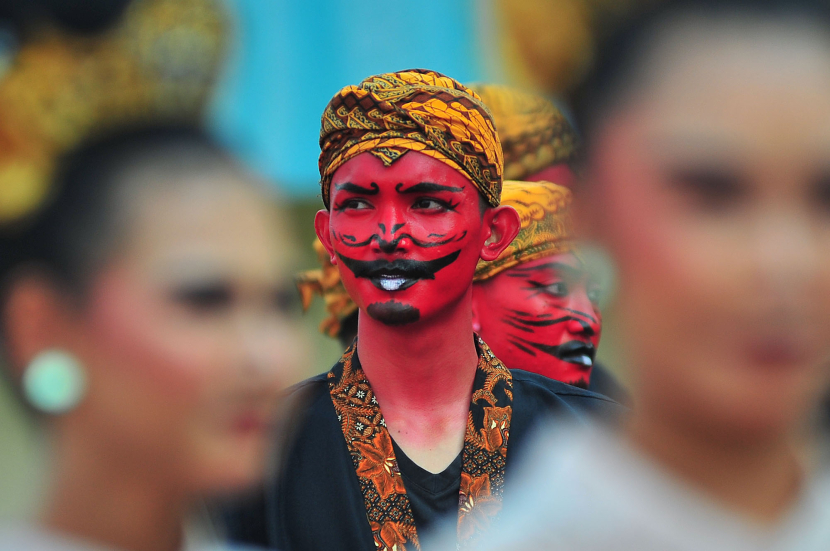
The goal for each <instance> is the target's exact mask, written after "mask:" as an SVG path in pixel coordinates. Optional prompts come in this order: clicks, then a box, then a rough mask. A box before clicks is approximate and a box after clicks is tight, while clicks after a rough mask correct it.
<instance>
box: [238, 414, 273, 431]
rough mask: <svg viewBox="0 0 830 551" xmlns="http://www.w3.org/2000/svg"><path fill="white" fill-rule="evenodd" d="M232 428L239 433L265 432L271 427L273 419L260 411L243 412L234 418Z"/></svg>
mask: <svg viewBox="0 0 830 551" xmlns="http://www.w3.org/2000/svg"><path fill="white" fill-rule="evenodd" d="M231 428H232V430H233V432H234V433H236V434H239V435H251V434H265V433H267V432H269V430H270V429H271V420H270V419H269V418H268V417H267V416H265V415H262V414H259V413H251V412H249V413H242V414H240V415H237V416H236V417H235V418H234V419H233V422H232V424H231Z"/></svg>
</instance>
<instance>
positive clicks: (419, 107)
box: [320, 69, 503, 208]
mask: <svg viewBox="0 0 830 551" xmlns="http://www.w3.org/2000/svg"><path fill="white" fill-rule="evenodd" d="M407 151H418V152H421V153H424V154H426V155H429V156H430V157H432V158H434V159H437V160H439V161H441V162H443V163H446V164H447V165H449V166H451V167H452V168H454V169H455V170H458V171H459V172H461V173H462V174H464V175H465V176H466V177H467V178H469V179H470V181H471V182H472V183H473V185H474V186H475V187H476V188H477V189H478V190H479V191H480V192H481V194H482V195H483V196H484V197H485V198H486V199H487V202H488V203H490V205H492V206H497V205H498V204H499V196H500V193H501V184H502V165H503V159H502V151H501V145H500V144H499V137H498V135H497V134H496V130H495V125H494V124H493V118H492V116H491V115H490V112H489V111H488V109H487V107H485V105H484V103H482V101H481V98H479V97H478V95H477V94H476V93H475V92H473V91H472V90H470V89H469V88H467V87H466V86H464V85H463V84H461V83H460V82H458V81H456V80H453V79H451V78H450V77H447V76H444V75H442V74H441V73H436V72H434V71H427V70H423V69H412V70H409V71H401V72H398V73H386V74H382V75H375V76H372V77H369V78H367V79H366V80H364V81H363V82H361V83H360V84H358V85H357V86H346V87H345V88H343V89H342V90H340V91H339V92H338V93H337V95H335V96H334V98H332V100H331V101H330V102H329V104H328V106H327V107H326V110H325V112H324V113H323V118H322V128H321V130H320V178H321V179H320V184H321V186H322V192H323V203H325V205H326V208H328V206H329V193H330V189H329V188H330V184H331V178H332V175H333V174H334V173H335V171H336V170H337V169H338V168H340V167H341V166H342V165H343V163H345V162H346V161H348V160H349V159H351V158H353V157H355V156H357V155H359V154H361V153H364V152H370V153H372V154H373V155H375V156H376V157H378V158H379V159H381V160H382V161H383V163H384V164H385V165H386V166H389V165H390V164H392V163H393V162H394V161H395V160H397V159H398V158H399V157H400V156H401V155H403V154H404V153H406V152H407Z"/></svg>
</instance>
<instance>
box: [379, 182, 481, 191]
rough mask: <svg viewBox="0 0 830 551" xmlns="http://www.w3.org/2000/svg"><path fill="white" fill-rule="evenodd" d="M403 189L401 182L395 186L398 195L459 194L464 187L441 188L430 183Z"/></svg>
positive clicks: (439, 185)
mask: <svg viewBox="0 0 830 551" xmlns="http://www.w3.org/2000/svg"><path fill="white" fill-rule="evenodd" d="M402 188H403V182H401V183H399V184H397V185H396V186H395V191H397V192H398V193H434V192H436V191H449V192H452V193H459V192H461V191H464V189H466V186H462V187H453V186H442V185H441V184H433V183H432V182H421V183H420V184H415V185H414V186H410V187H408V188H406V189H402Z"/></svg>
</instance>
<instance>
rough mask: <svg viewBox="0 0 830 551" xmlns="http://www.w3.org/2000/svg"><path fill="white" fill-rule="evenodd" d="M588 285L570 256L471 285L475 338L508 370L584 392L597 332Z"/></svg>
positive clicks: (544, 260) (538, 262)
mask: <svg viewBox="0 0 830 551" xmlns="http://www.w3.org/2000/svg"><path fill="white" fill-rule="evenodd" d="M588 285H589V284H588V283H587V281H586V276H585V275H584V272H582V269H581V265H580V263H579V261H578V260H577V259H576V257H575V256H574V255H573V254H570V253H565V254H559V255H554V256H550V257H545V258H540V259H537V260H533V261H531V262H527V263H525V264H520V265H519V266H516V267H514V268H511V269H509V270H505V271H504V272H501V273H499V274H498V275H496V276H494V277H493V278H491V279H489V280H487V281H485V282H482V283H477V284H476V288H475V291H474V293H473V300H474V302H475V305H476V311H477V312H478V316H479V321H480V324H481V331H480V335H481V337H482V338H483V339H484V341H485V342H486V343H487V344H488V345H489V346H490V348H491V349H492V350H493V353H494V354H496V356H497V357H498V358H499V359H500V360H502V361H503V362H504V363H505V365H507V366H508V367H510V368H515V369H524V370H527V371H532V372H534V373H539V374H540V375H544V376H546V377H550V378H552V379H556V380H559V381H562V382H565V383H569V384H576V385H578V386H587V384H588V383H589V382H590V377H591V370H592V366H593V362H594V359H595V357H596V348H597V346H598V345H599V339H600V334H601V331H602V318H601V316H600V313H599V309H598V308H597V307H596V305H595V302H594V301H592V300H591V298H589V296H588V294H589V292H592V290H590V289H589V288H588ZM592 298H594V300H595V297H592Z"/></svg>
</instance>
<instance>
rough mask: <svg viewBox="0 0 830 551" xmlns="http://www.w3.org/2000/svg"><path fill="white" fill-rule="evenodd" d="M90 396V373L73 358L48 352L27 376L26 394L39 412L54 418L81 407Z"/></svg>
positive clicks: (33, 363) (32, 364) (60, 352)
mask: <svg viewBox="0 0 830 551" xmlns="http://www.w3.org/2000/svg"><path fill="white" fill-rule="evenodd" d="M85 392H86V373H85V372H84V369H83V368H82V367H81V364H80V362H78V360H77V358H75V356H73V355H72V354H70V353H68V352H65V351H63V350H45V351H43V352H40V353H39V354H38V355H37V356H35V357H34V358H33V359H32V361H31V362H30V363H29V365H28V366H27V367H26V371H25V372H24V373H23V394H24V396H26V400H28V402H29V403H30V404H31V405H32V406H33V407H34V408H35V409H37V410H40V411H42V412H44V413H49V414H52V415H57V414H60V413H66V412H68V411H70V410H71V409H73V408H74V407H75V406H77V405H78V404H79V403H80V401H81V399H82V398H83V397H84V394H85Z"/></svg>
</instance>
